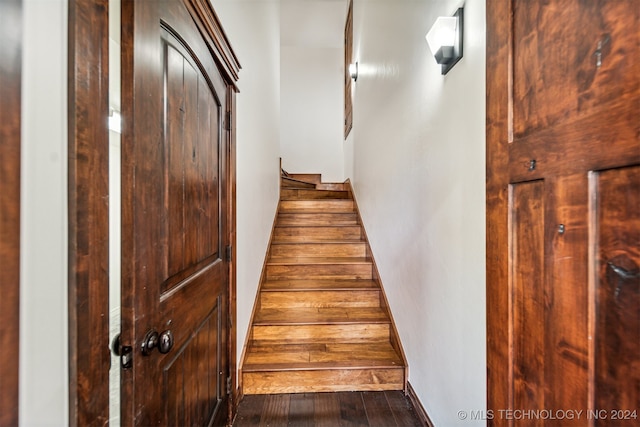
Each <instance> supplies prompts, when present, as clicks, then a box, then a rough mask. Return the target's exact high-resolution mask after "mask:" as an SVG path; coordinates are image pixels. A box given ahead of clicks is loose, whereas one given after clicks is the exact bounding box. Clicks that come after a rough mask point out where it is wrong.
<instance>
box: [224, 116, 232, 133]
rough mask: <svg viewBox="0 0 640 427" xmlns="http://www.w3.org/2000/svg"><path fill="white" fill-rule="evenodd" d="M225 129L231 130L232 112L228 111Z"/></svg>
mask: <svg viewBox="0 0 640 427" xmlns="http://www.w3.org/2000/svg"><path fill="white" fill-rule="evenodd" d="M224 128H225V129H226V130H231V111H227V117H225V123H224Z"/></svg>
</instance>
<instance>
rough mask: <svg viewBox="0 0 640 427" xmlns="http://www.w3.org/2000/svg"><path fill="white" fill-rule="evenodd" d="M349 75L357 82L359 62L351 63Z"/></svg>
mask: <svg viewBox="0 0 640 427" xmlns="http://www.w3.org/2000/svg"><path fill="white" fill-rule="evenodd" d="M349 75H350V76H351V78H352V79H353V81H354V82H355V81H356V80H358V63H357V62H354V63H353V64H349Z"/></svg>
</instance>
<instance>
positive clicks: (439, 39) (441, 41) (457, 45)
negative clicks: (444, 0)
mask: <svg viewBox="0 0 640 427" xmlns="http://www.w3.org/2000/svg"><path fill="white" fill-rule="evenodd" d="M463 15H464V11H463V8H460V9H458V10H457V11H456V13H455V14H454V15H453V16H451V17H444V16H441V17H439V18H438V19H436V22H435V23H434V24H433V27H431V29H430V30H429V32H428V33H427V35H426V37H425V38H426V39H427V43H428V44H429V49H431V53H433V56H434V57H435V58H436V62H437V63H438V64H441V65H442V74H447V73H448V72H449V70H450V69H452V68H453V66H454V65H456V64H457V63H458V61H460V58H462V32H463V31H462V30H463V27H464V24H463Z"/></svg>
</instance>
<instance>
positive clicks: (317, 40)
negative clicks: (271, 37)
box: [280, 0, 348, 48]
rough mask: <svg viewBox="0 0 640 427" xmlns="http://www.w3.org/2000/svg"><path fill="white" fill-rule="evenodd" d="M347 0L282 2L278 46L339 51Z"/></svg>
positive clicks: (286, 0)
mask: <svg viewBox="0 0 640 427" xmlns="http://www.w3.org/2000/svg"><path fill="white" fill-rule="evenodd" d="M347 5H348V0H281V2H280V44H281V45H282V46H309V47H321V48H322V47H326V48H342V45H343V43H344V41H343V38H344V24H345V19H346V16H347Z"/></svg>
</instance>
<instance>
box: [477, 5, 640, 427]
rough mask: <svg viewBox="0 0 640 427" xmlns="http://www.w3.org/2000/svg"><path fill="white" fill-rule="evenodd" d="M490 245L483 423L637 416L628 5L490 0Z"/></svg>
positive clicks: (636, 199)
mask: <svg viewBox="0 0 640 427" xmlns="http://www.w3.org/2000/svg"><path fill="white" fill-rule="evenodd" d="M487 240H488V242H487V321H488V323H487V351H488V354H487V363H488V407H489V409H490V411H491V412H489V414H488V418H490V419H492V424H493V425H513V424H516V425H580V426H583V425H597V426H600V425H602V426H604V425H609V426H624V425H629V426H631V425H634V426H635V425H638V423H640V413H639V411H640V347H639V345H640V344H639V343H640V248H639V246H640V3H639V2H638V1H637V0H620V1H588V2H584V1H560V0H555V1H554V0H552V1H529V0H515V1H511V0H502V1H495V2H488V3H487ZM507 410H513V412H508V411H507ZM530 410H535V411H538V412H530ZM515 411H521V412H515ZM526 411H529V412H526ZM540 411H543V412H540ZM544 411H549V412H544ZM558 411H560V412H558ZM572 411H573V412H572ZM577 411H583V412H581V413H578V412H577ZM567 414H569V415H567ZM525 416H526V417H525Z"/></svg>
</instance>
